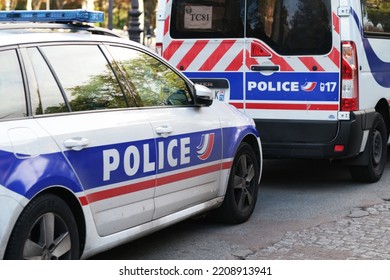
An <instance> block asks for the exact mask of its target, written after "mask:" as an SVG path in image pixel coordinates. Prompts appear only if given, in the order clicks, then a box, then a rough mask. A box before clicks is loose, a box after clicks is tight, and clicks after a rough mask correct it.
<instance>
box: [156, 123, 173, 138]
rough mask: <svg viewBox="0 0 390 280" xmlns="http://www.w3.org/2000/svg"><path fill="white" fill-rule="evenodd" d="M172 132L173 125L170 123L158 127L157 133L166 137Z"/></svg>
mask: <svg viewBox="0 0 390 280" xmlns="http://www.w3.org/2000/svg"><path fill="white" fill-rule="evenodd" d="M172 132H173V127H172V126H169V125H164V126H159V127H156V133H157V134H158V135H161V136H162V137H164V138H166V137H168V134H171V133H172Z"/></svg>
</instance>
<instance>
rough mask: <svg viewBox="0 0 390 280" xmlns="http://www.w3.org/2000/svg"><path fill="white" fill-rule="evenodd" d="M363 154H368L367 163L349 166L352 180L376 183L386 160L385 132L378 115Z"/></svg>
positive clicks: (376, 114) (383, 124)
mask: <svg viewBox="0 0 390 280" xmlns="http://www.w3.org/2000/svg"><path fill="white" fill-rule="evenodd" d="M366 149H368V150H367V151H365V152H368V162H367V164H366V165H363V166H350V167H349V171H350V174H351V176H352V179H353V180H355V181H357V182H363V183H374V182H377V181H378V180H379V179H380V178H381V176H382V174H383V170H384V168H385V164H386V159H387V130H386V124H385V122H384V120H383V117H382V115H381V114H380V113H375V119H374V122H373V126H372V128H371V129H370V132H369V136H368V142H367V146H366Z"/></svg>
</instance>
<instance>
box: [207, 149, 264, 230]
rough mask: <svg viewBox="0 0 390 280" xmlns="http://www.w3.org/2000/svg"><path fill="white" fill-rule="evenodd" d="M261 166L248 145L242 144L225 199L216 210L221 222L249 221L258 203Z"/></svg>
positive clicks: (217, 217) (234, 162) (236, 156)
mask: <svg viewBox="0 0 390 280" xmlns="http://www.w3.org/2000/svg"><path fill="white" fill-rule="evenodd" d="M259 176H260V174H259V165H258V162H257V160H256V154H255V152H254V151H253V149H252V147H251V146H250V145H249V144H247V143H241V144H240V146H239V148H238V150H237V153H236V155H235V157H234V160H233V165H232V168H231V171H230V176H229V181H228V186H227V190H226V194H225V199H224V201H223V203H222V205H221V207H220V208H218V209H217V210H216V212H215V213H214V214H215V218H216V219H217V220H218V221H220V222H225V223H230V224H239V223H243V222H245V221H246V220H248V219H249V217H250V216H251V215H252V212H253V210H254V208H255V205H256V201H257V191H258V182H259Z"/></svg>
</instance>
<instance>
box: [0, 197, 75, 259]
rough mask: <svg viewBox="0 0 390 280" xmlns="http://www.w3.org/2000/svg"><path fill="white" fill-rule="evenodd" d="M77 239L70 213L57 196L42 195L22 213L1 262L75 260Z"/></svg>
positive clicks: (73, 220)
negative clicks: (6, 260)
mask: <svg viewBox="0 0 390 280" xmlns="http://www.w3.org/2000/svg"><path fill="white" fill-rule="evenodd" d="M79 257H80V255H79V235H78V230H77V224H76V221H75V219H74V217H73V215H72V211H71V209H70V208H69V207H68V205H67V204H66V203H65V202H64V201H63V200H62V199H60V198H59V197H58V196H55V195H52V194H45V195H42V196H40V197H37V198H35V199H33V200H32V201H31V202H30V204H28V205H27V207H26V208H25V209H24V210H23V212H22V214H21V215H20V217H19V219H18V221H17V222H16V225H15V227H14V229H13V231H12V234H11V237H10V240H9V242H8V246H7V249H6V252H5V256H4V258H5V259H12V260H21V259H27V260H65V259H79Z"/></svg>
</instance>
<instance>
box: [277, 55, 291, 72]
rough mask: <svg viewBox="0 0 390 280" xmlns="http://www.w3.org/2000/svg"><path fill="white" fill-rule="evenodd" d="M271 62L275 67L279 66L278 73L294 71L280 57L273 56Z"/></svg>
mask: <svg viewBox="0 0 390 280" xmlns="http://www.w3.org/2000/svg"><path fill="white" fill-rule="evenodd" d="M271 61H272V62H273V63H274V64H275V65H279V67H280V71H294V69H293V68H292V67H291V66H290V64H288V63H287V61H286V60H284V59H283V58H282V57H280V56H276V55H273V56H272V58H271Z"/></svg>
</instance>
